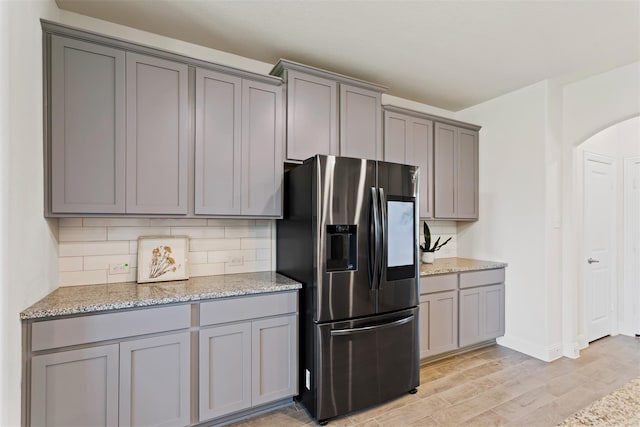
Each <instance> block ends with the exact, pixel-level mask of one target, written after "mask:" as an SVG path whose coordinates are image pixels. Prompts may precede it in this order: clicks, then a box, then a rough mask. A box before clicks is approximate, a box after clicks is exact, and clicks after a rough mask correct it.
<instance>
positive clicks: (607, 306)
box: [584, 153, 616, 342]
mask: <svg viewBox="0 0 640 427" xmlns="http://www.w3.org/2000/svg"><path fill="white" fill-rule="evenodd" d="M615 215H616V194H615V161H614V159H612V158H609V157H605V156H601V155H596V154H592V153H585V156H584V245H585V247H584V254H585V259H584V266H585V268H584V283H585V288H584V295H585V316H586V334H587V341H589V342H591V341H593V340H596V339H598V338H602V337H604V336H607V335H610V334H611V333H612V330H613V308H614V307H613V302H614V299H613V291H614V283H615V281H614V277H615V276H614V270H615V264H614V259H615V249H616V248H615V220H616V217H615Z"/></svg>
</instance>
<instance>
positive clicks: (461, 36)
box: [56, 0, 640, 111]
mask: <svg viewBox="0 0 640 427" xmlns="http://www.w3.org/2000/svg"><path fill="white" fill-rule="evenodd" d="M56 3H57V4H58V6H59V7H60V8H61V9H65V10H69V11H73V12H77V13H80V14H83V15H88V16H92V17H95V18H99V19H103V20H106V21H111V22H115V23H118V24H123V25H126V26H129V27H134V28H138V29H141V30H145V31H149V32H152V33H157V34H161V35H165V36H168V37H172V38H176V39H180V40H184V41H188V42H192V43H196V44H199V45H203V46H207V47H211V48H214V49H217V50H221V51H225V52H229V53H233V54H236V55H240V56H244V57H248V58H252V59H257V60H259V61H263V62H267V63H271V64H275V63H276V62H277V60H278V59H279V58H286V59H289V60H292V61H296V62H300V63H304V64H308V65H313V66H315V67H318V68H323V69H326V70H331V71H334V72H338V73H341V74H345V75H349V76H352V77H356V78H359V79H362V80H367V81H371V82H374V83H377V84H380V85H383V86H387V87H388V88H389V90H388V91H387V93H388V94H391V95H395V96H398V97H402V98H406V99H410V100H414V101H418V102H421V103H425V104H429V105H432V106H436V107H440V108H445V109H448V110H451V111H458V110H460V109H463V108H466V107H469V106H472V105H476V104H478V103H481V102H483V101H486V100H489V99H492V98H495V97H496V96H500V95H502V94H505V93H508V92H511V91H513V90H515V89H518V88H521V87H524V86H527V85H529V84H533V83H536V82H539V81H541V80H545V79H549V78H554V79H558V80H559V81H561V82H570V81H573V80H578V79H581V78H585V77H587V76H590V75H593V74H597V73H600V72H604V71H607V70H610V69H612V68H615V67H618V66H621V65H625V64H629V63H632V62H635V61H638V60H640V0H624V1H622V0H620V1H618V0H596V1H589V0H532V1H515V0H512V1H508V0H500V1H483V0H464V1H455V0H450V1H427V0H422V1H421V0H414V1H408V0H395V1H394V0H383V1H375V0H368V1H365V0H359V1H355V0H253V1H245V0H206V1H205V0H199V1H198V0H56Z"/></svg>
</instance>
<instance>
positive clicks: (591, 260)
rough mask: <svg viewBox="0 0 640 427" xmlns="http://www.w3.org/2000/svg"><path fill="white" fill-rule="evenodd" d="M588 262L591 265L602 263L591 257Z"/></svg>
mask: <svg viewBox="0 0 640 427" xmlns="http://www.w3.org/2000/svg"><path fill="white" fill-rule="evenodd" d="M587 262H588V263H589V264H593V263H594V262H600V260H597V259H593V258H591V257H589V259H588V260H587Z"/></svg>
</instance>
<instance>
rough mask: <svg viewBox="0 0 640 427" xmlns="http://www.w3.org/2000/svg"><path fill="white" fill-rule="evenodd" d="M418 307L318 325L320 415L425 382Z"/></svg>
mask: <svg viewBox="0 0 640 427" xmlns="http://www.w3.org/2000/svg"><path fill="white" fill-rule="evenodd" d="M418 323H419V322H418V309H417V308H412V309H408V310H403V311H400V312H396V313H391V314H385V315H380V316H371V317H368V318H365V319H359V320H353V321H346V322H336V323H328V324H320V325H317V326H316V328H317V330H316V339H317V340H318V342H317V345H318V347H317V349H318V350H319V351H318V353H317V360H316V364H317V366H316V372H315V373H314V374H313V377H314V378H315V379H316V381H317V390H316V392H317V402H316V409H317V414H316V418H317V419H318V420H326V419H328V418H332V417H335V416H338V415H343V414H346V413H348V412H352V411H356V410H360V409H364V408H367V407H370V406H373V405H376V404H378V403H382V402H385V401H387V400H389V399H392V398H395V397H398V396H401V395H402V394H404V393H407V392H409V391H410V390H412V389H414V388H416V387H417V386H418V385H419V383H420V371H419V355H418V353H419V348H418V344H417V343H418V340H417V336H418Z"/></svg>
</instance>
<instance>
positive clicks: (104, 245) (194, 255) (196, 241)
mask: <svg viewBox="0 0 640 427" xmlns="http://www.w3.org/2000/svg"><path fill="white" fill-rule="evenodd" d="M429 227H430V229H431V234H432V239H434V240H435V239H437V238H438V237H442V239H441V240H443V241H444V240H446V239H447V238H449V237H450V236H452V237H453V238H452V239H451V241H450V242H449V243H448V244H447V245H446V246H444V247H443V248H442V249H440V250H439V251H438V252H436V258H444V257H453V256H456V222H455V221H429ZM420 233H422V223H421V224H420ZM150 235H173V236H185V235H186V236H189V255H188V259H189V274H190V276H193V277H195V276H210V275H218V274H231V273H245V272H253V271H267V270H273V269H275V256H276V253H275V220H260V219H258V220H255V219H247V220H244V219H204V218H202V219H199V218H185V219H180V218H176V219H164V218H162V219H160V218H60V220H59V233H58V239H59V246H58V257H59V258H58V262H59V269H60V275H59V283H58V284H59V286H73V285H89V284H98V283H115V282H128V281H135V280H136V278H137V271H138V270H137V264H138V237H140V236H150ZM423 241H424V238H423V236H422V234H421V235H420V243H422V242H423ZM238 260H241V262H240V263H239V262H238ZM122 263H127V264H129V266H130V267H129V273H127V274H109V265H110V264H122Z"/></svg>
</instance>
